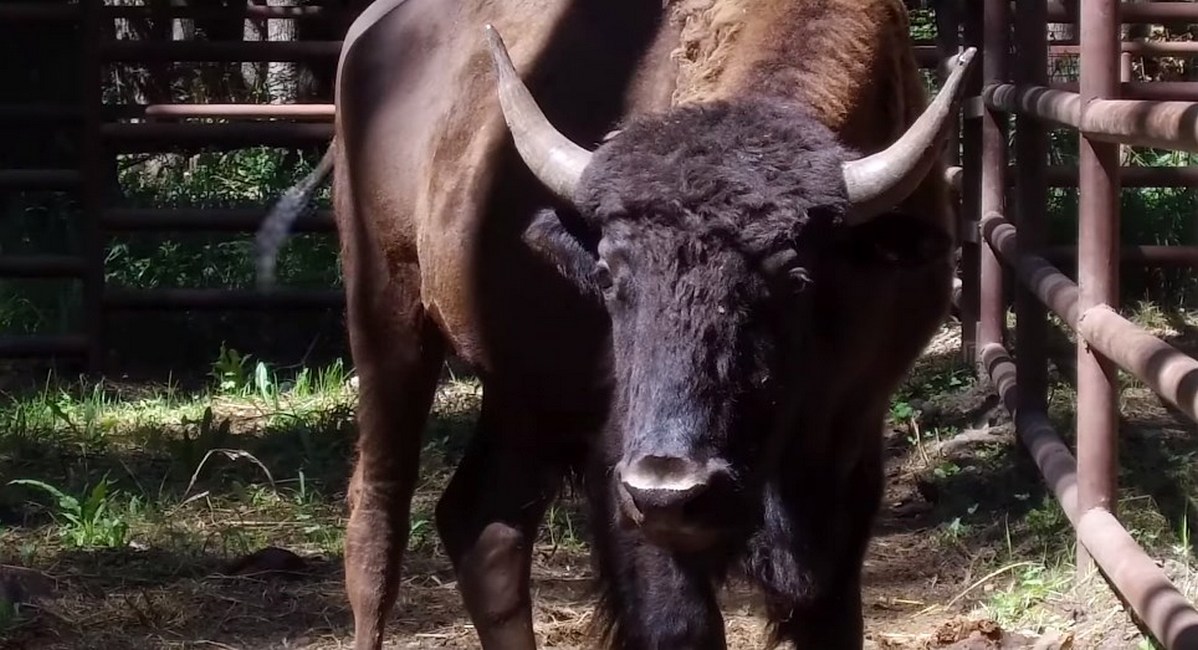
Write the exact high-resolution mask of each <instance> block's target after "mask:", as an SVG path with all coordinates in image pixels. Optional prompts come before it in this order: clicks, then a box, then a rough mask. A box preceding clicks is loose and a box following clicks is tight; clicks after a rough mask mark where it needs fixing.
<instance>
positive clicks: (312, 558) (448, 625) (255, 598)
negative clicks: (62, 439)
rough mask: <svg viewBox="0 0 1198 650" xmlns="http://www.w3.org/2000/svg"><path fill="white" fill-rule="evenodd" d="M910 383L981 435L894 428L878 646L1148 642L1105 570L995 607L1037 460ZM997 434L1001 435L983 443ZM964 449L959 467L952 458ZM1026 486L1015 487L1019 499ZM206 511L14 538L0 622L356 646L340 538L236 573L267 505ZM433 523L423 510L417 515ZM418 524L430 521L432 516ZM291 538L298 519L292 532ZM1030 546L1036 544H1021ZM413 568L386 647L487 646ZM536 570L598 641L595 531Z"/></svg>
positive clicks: (988, 415)
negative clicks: (1080, 584)
mask: <svg viewBox="0 0 1198 650" xmlns="http://www.w3.org/2000/svg"><path fill="white" fill-rule="evenodd" d="M957 340H958V339H957V331H956V328H955V327H946V328H945V330H944V332H942V334H941V335H940V336H939V337H938V338H937V340H936V341H934V342H933V344H932V346H931V347H930V348H929V350H928V352H927V354H926V355H925V360H924V361H921V364H923V365H924V366H928V365H929V364H931V365H936V364H940V365H941V366H944V365H946V364H947V365H950V366H951V364H952V361H951V358H952V357H953V354H954V350H955V347H956V345H957ZM917 374H918V373H917ZM916 383H918V382H916ZM929 385H930V384H929ZM937 391H940V389H937ZM934 393H935V394H934ZM908 399H909V401H910V402H911V403H914V404H916V406H918V408H920V409H921V410H922V412H923V413H924V415H923V417H922V419H921V420H920V423H921V426H923V427H924V428H928V429H931V428H932V427H933V426H937V422H939V423H940V424H944V423H946V422H950V421H951V422H952V423H954V426H953V428H951V430H952V431H953V432H954V434H953V435H956V436H957V437H958V441H960V440H973V441H975V444H963V445H956V446H952V445H951V444H950V445H945V444H944V441H938V442H936V443H934V444H933V443H931V442H929V443H927V444H913V443H912V429H911V427H904V426H896V427H894V428H893V429H892V430H891V431H889V432H888V433H887V434H886V440H887V449H888V454H887V455H888V460H887V479H888V485H887V491H886V498H885V502H884V510H883V512H882V514H881V517H880V518H879V520H878V522H877V526H876V532H875V536H874V538H873V541H872V544H871V547H870V551H869V554H868V558H867V560H866V567H865V597H864V603H865V605H864V610H865V618H866V630H867V635H866V648H869V649H875V650H881V649H888V650H916V649H925V648H957V649H965V648H968V649H969V650H984V649H985V650H991V649H998V648H1009V649H1014V648H1041V649H1045V650H1048V649H1052V648H1062V649H1063V648H1069V647H1078V648H1139V647H1145V648H1147V647H1151V646H1146V645H1137V644H1138V643H1140V641H1139V639H1140V636H1139V632H1138V631H1137V630H1136V628H1135V626H1134V625H1133V624H1132V622H1131V621H1130V617H1129V616H1128V615H1127V613H1126V612H1125V611H1124V610H1123V609H1122V608H1121V607H1120V606H1119V605H1118V603H1117V602H1116V601H1114V600H1113V599H1112V598H1111V597H1110V595H1109V594H1108V593H1107V592H1106V591H1105V589H1103V588H1092V589H1089V590H1085V591H1073V590H1065V589H1062V588H1056V587H1053V588H1052V594H1051V595H1050V596H1048V597H1042V598H1039V599H1037V600H1035V603H1034V606H1035V607H1037V608H1040V609H1045V608H1047V609H1048V610H1050V612H1051V613H1052V616H1049V617H1047V618H1045V617H1042V616H1041V617H1039V618H1036V619H1034V620H1032V619H1028V618H1027V617H1024V619H1026V620H1027V621H1028V622H1027V623H1026V625H1025V626H1023V627H1020V626H1019V625H1016V624H1012V623H1011V622H1010V621H1008V622H1007V623H1000V622H998V621H996V620H994V619H993V617H991V616H990V615H989V613H988V611H989V610H987V609H985V608H984V607H983V605H984V604H985V603H986V602H987V599H988V598H993V597H994V596H995V594H998V593H999V592H1001V591H1002V590H1004V589H1008V590H1009V589H1010V588H1011V586H1010V583H1011V579H1012V578H1011V576H1013V575H1015V574H1016V573H1017V570H1018V568H1019V567H1020V566H1021V565H1026V564H1030V563H1033V561H1036V560H1038V559H1039V560H1044V558H1037V557H1035V553H1036V551H1035V550H1034V548H1036V547H1033V546H1030V545H1029V544H1032V542H1033V541H1035V540H1033V539H1032V538H1033V537H1034V536H1035V534H1034V528H1033V527H1027V526H1025V527H1019V526H1021V525H1023V524H1019V525H1017V524H1016V523H1014V519H1015V517H1017V516H1021V517H1022V519H1024V520H1026V519H1028V517H1029V512H1031V513H1032V514H1034V511H1029V510H1028V509H1027V508H1024V510H1023V513H1022V514H1020V513H1019V512H1018V508H1019V503H1024V502H1029V503H1030V502H1034V501H1035V500H1036V499H1038V498H1042V497H1043V495H1044V494H1045V493H1044V491H1043V486H1042V485H1041V484H1039V482H1038V478H1037V477H1036V475H1035V473H1034V472H1035V470H1034V468H1033V469H1030V470H1029V465H1028V463H1027V462H1026V461H1018V458H1019V457H1020V456H1019V454H1020V453H1021V452H1020V450H1019V449H1018V448H1017V447H1016V446H1015V445H1014V444H1013V439H1012V438H1011V431H1010V422H1009V418H1007V417H1006V414H1005V413H1004V412H1003V411H1001V409H998V408H996V405H995V401H994V400H993V398H992V397H990V396H989V392H988V389H987V388H986V387H985V386H984V385H975V386H964V387H958V388H956V389H949V390H943V391H940V392H938V393H937V392H936V391H933V390H932V389H931V388H928V389H926V390H925V389H921V388H919V387H918V386H917V388H916V389H915V390H913V391H911V392H910V394H909V395H908ZM1065 399H1066V401H1067V399H1068V397H1067V396H1066V398H1065ZM1139 404H1140V407H1139V409H1140V410H1139V416H1138V417H1140V418H1141V420H1143V421H1149V420H1148V418H1150V417H1155V418H1157V419H1158V420H1160V418H1164V419H1165V420H1167V421H1169V422H1173V421H1174V420H1171V419H1169V418H1170V416H1169V415H1168V413H1167V412H1166V411H1165V410H1164V409H1162V408H1161V407H1160V406H1159V404H1156V405H1154V404H1153V403H1152V401H1151V400H1149V399H1144V400H1142V401H1141V402H1140V403H1139ZM929 414H931V415H929ZM900 419H901V418H900ZM913 421H914V420H913ZM1158 424H1159V422H1158ZM945 426H947V425H945ZM946 430H950V429H946ZM1188 431H1189V430H1187V432H1186V435H1189V433H1188ZM915 433H916V438H921V436H923V434H922V433H920V432H919V431H918V430H916V431H915ZM979 433H981V434H984V435H981V436H980V437H979V435H978V434H979ZM978 440H981V442H976V441H978ZM950 447H951V448H950ZM987 448H988V449H989V450H990V451H988V452H985V453H983V451H982V450H984V449H987ZM995 450H997V451H995ZM987 454H989V455H988V456H987ZM996 454H998V455H996ZM1002 454H1009V455H1008V456H1003V455H1002ZM1023 456H1026V454H1023ZM985 458H990V460H989V461H986V462H988V463H989V465H986V464H985V463H983V462H982V461H983V460H984V459H985ZM1010 459H1016V460H1010ZM946 463H947V464H946ZM1008 466H1009V467H1008ZM951 467H956V468H958V469H953V470H952V471H951V472H949V471H948V470H946V469H945V468H951ZM986 467H990V468H991V469H989V470H987V469H985V468H986ZM995 467H998V468H999V470H994V468H995ZM962 468H963V469H962ZM977 468H981V469H977ZM985 472H995V473H989V474H987V473H985ZM938 477H939V478H938ZM968 477H972V478H968ZM970 481H973V482H970ZM439 485H440V482H439V481H429V482H428V483H427V484H426V485H424V486H422V487H421V488H420V490H419V492H418V495H417V502H418V505H417V509H418V510H419V509H421V508H425V512H427V505H428V504H430V503H431V502H433V501H435V499H436V497H437V491H438V488H439ZM1012 494H1014V496H1015V498H1016V499H1017V500H1012V497H1011V495H1012ZM1029 495H1030V497H1029ZM961 498H964V499H965V500H964V501H962V500H961ZM420 504H424V505H423V506H421V505H420ZM962 504H964V505H962ZM0 505H2V504H0ZM193 505H194V504H193ZM565 505H566V507H568V506H569V504H565ZM180 507H182V506H180ZM327 507H328V510H327V514H326V515H318V516H326V517H327V522H326V523H328V524H329V525H330V526H333V527H335V526H340V525H343V523H344V520H343V518H341V517H342V515H343V513H342V512H340V511H339V509H340V503H332V504H330V505H328V506H327ZM1045 512H1047V511H1045ZM221 513H226V514H221ZM168 514H169V513H168ZM206 516H207V517H208V519H206V520H201V521H199V522H198V523H196V524H194V525H193V526H191V527H190V528H189V529H188V534H189V535H193V536H195V535H197V534H198V535H200V536H201V537H203V535H204V530H206V529H207V530H209V531H210V533H211V534H210V537H208V538H205V542H204V543H202V544H200V545H198V546H196V545H191V546H187V547H186V549H187V550H180V549H176V548H173V547H171V546H170V545H169V544H167V543H162V544H149V545H146V544H131V545H130V546H129V547H127V548H115V549H107V550H87V551H83V550H72V549H61V550H58V551H56V552H54V553H37V552H30V553H27V555H29V557H30V559H29V561H28V562H26V563H25V566H27V567H31V568H32V569H33V571H30V570H24V571H22V570H20V569H16V568H11V566H12V565H16V564H18V562H17V561H16V560H17V559H18V558H19V556H20V555H21V554H20V553H18V552H16V547H15V546H12V547H10V548H9V549H7V550H5V549H0V552H2V554H0V563H3V564H8V565H10V569H9V570H8V571H7V572H4V571H0V600H3V596H4V595H5V594H4V591H3V590H5V589H7V590H8V592H9V594H8V595H9V596H10V597H13V596H14V595H15V596H17V597H18V598H16V599H17V600H18V601H22V602H25V603H26V604H25V607H24V609H23V612H24V615H23V618H22V620H21V622H20V623H19V624H18V625H16V626H14V627H13V628H12V629H11V630H10V632H9V633H8V634H7V635H0V648H2V649H3V650H18V649H20V650H24V649H30V650H33V649H46V650H57V649H63V650H65V649H70V650H81V649H83V648H103V649H106V650H110V649H116V648H238V649H244V650H273V649H276V648H278V649H282V648H306V649H310V650H327V649H332V648H349V647H350V643H351V638H350V636H351V632H352V619H351V616H350V612H349V608H348V603H347V602H346V600H345V597H344V591H343V585H342V576H343V574H342V570H341V558H340V556H339V555H338V553H337V552H336V550H335V549H334V550H333V551H331V552H329V551H324V552H322V551H319V550H317V551H313V550H312V549H311V548H304V547H303V546H302V545H298V544H296V545H291V546H290V547H289V548H291V549H292V550H295V551H296V552H297V553H298V557H292V556H288V557H289V558H290V559H291V560H293V561H294V564H292V565H288V566H286V567H285V569H286V570H285V571H282V572H274V573H265V574H250V575H228V574H229V573H238V572H237V571H233V570H231V569H230V565H229V562H230V559H231V558H235V557H238V556H239V555H244V554H239V553H236V552H234V551H232V550H230V548H228V547H227V541H222V540H223V539H225V538H223V537H222V536H221V535H219V534H217V531H218V530H227V529H228V528H229V527H230V526H233V527H237V528H239V529H243V530H244V529H253V528H254V527H255V526H258V525H263V526H265V525H266V522H255V521H248V520H237V521H235V522H231V521H230V520H229V518H230V517H231V515H229V514H227V511H224V510H221V509H220V508H218V507H216V506H213V507H211V508H210V509H209V511H208V514H207V515H206ZM1036 516H1042V517H1043V516H1048V515H1036ZM304 517H310V516H309V515H305V516H304ZM304 517H299V516H296V517H293V518H292V519H291V520H288V521H284V522H277V521H276V522H273V523H271V525H272V526H273V528H271V530H278V529H280V527H281V526H284V525H288V526H301V525H304V522H306V521H310V519H305V518H304ZM0 521H2V518H0ZM427 524H428V522H427V521H426V520H425V521H423V522H421V523H420V524H419V526H426V525H427ZM1052 525H1053V526H1057V527H1056V528H1053V527H1051V526H1049V528H1048V530H1051V531H1056V532H1053V533H1050V536H1051V535H1056V536H1057V537H1058V538H1059V539H1058V541H1061V540H1063V543H1064V544H1065V545H1066V546H1067V545H1068V539H1067V538H1066V537H1064V536H1063V535H1064V534H1066V530H1067V529H1062V528H1060V527H1059V523H1057V524H1052ZM419 526H418V527H419ZM206 527H207V528H206ZM559 528H560V526H559ZM197 530H198V531H199V532H198V533H197ZM952 531H980V532H974V533H970V532H960V533H954V534H955V535H956V536H955V537H954V534H949V533H952ZM0 532H2V530H0ZM559 532H560V531H559ZM38 534H41V533H38ZM422 534H424V535H426V536H429V535H430V533H429V532H428V530H427V529H426V530H424V531H423V532H422ZM23 535H24V536H23ZM550 536H551V537H552V535H550ZM434 537H435V536H434ZM5 539H6V538H4V537H0V541H3V540H5ZM7 539H9V540H15V541H14V542H13V544H21V545H22V548H23V549H26V550H28V549H27V548H26V547H28V546H29V545H32V546H33V547H36V546H37V544H38V543H39V541H38V540H39V539H42V540H44V539H45V538H44V537H41V538H38V537H36V536H35V535H34V533H23V532H20V531H18V532H17V533H16V534H15V535H14V536H10V537H9V538H7ZM208 539H210V540H211V541H210V542H209V541H207V540H208ZM255 539H258V538H255ZM262 539H266V540H267V541H268V542H269V540H270V539H271V538H269V537H264V538H262ZM278 539H281V540H286V539H289V537H288V536H287V535H286V534H282V533H280V534H279V536H278ZM222 543H223V544H226V546H224V547H222ZM270 543H271V544H273V543H275V542H270ZM1037 543H1039V542H1037ZM278 545H280V546H286V544H284V543H278ZM0 546H3V544H0ZM181 548H182V547H181ZM1044 552H1045V553H1047V551H1044ZM1025 558H1026V559H1027V560H1028V561H1026V562H1024V561H1020V560H1022V559H1025ZM1044 561H1046V560H1044ZM6 575H7V577H5V576H6ZM404 575H405V577H404V583H403V590H402V594H401V601H400V604H399V606H398V607H397V608H396V610H395V611H394V612H393V614H392V616H391V619H390V621H389V624H388V632H389V635H390V638H389V646H388V647H393V648H476V647H478V643H477V640H476V637H475V634H474V631H473V629H472V627H471V625H470V623H469V621H468V619H467V618H466V615H465V612H464V610H463V608H462V606H461V604H460V600H459V596H458V593H457V591H456V588H455V585H454V578H453V575H452V571H451V570H450V567H449V563H448V561H447V559H446V558H445V556H444V554H442V553H441V552H440V550H439V547H438V546H437V544H436V543H435V541H434V542H432V543H429V544H424V545H420V546H419V547H417V548H414V549H413V550H412V551H411V552H410V553H409V556H408V560H407V562H406V568H405V574H404ZM533 576H534V586H533V588H534V602H535V613H536V631H537V634H538V637H539V643H540V646H541V647H542V648H546V649H554V648H556V649H561V650H566V649H576V648H579V649H580V648H590V647H594V646H593V644H592V642H591V641H590V639H591V638H592V637H591V636H590V629H589V626H590V623H591V614H592V602H593V600H592V594H591V593H590V591H589V587H590V583H589V577H590V568H589V560H588V557H587V553H586V547H585V543H582V542H578V541H576V540H575V539H574V538H573V537H572V538H571V539H570V540H567V541H564V542H562V541H559V542H557V543H555V542H554V541H553V540H551V539H547V540H546V541H545V542H544V543H542V544H540V545H538V547H537V548H536V559H535V564H534V569H533ZM1016 595H1018V594H1016ZM722 601H723V609H724V613H725V620H726V628H727V634H728V639H729V647H730V648H733V649H748V648H761V647H764V636H763V634H762V628H763V625H762V624H763V619H762V617H761V615H760V612H761V608H760V604H759V601H758V599H757V597H756V595H755V594H754V593H753V592H752V590H750V589H748V588H747V587H746V586H745V585H744V584H741V583H739V582H738V581H735V580H734V581H733V582H732V584H730V585H729V588H728V589H727V590H726V591H725V592H724V594H723V597H722ZM1008 601H1009V599H1008ZM1013 607H1014V609H1015V610H1016V613H1017V614H1018V613H1022V612H1021V611H1020V608H1023V609H1027V610H1030V609H1032V607H1033V602H1032V600H1031V599H1029V600H1028V601H1027V603H1026V604H1020V603H1016V604H1015V605H1014V606H1013ZM1016 618H1018V617H1016Z"/></svg>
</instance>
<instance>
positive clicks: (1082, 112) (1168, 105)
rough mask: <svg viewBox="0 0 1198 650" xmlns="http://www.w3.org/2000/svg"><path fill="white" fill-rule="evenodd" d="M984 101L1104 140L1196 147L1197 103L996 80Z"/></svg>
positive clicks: (1184, 148) (1192, 149)
mask: <svg viewBox="0 0 1198 650" xmlns="http://www.w3.org/2000/svg"><path fill="white" fill-rule="evenodd" d="M982 101H983V102H984V103H985V104H986V106H988V107H990V108H992V109H995V110H1001V111H1007V112H1014V113H1021V114H1024V115H1030V116H1033V117H1037V118H1039V119H1042V120H1047V121H1049V122H1053V123H1055V124H1059V125H1061V126H1069V127H1073V128H1075V129H1078V130H1079V131H1080V132H1081V133H1083V134H1085V135H1086V136H1087V137H1089V138H1091V139H1093V140H1098V141H1102V142H1116V143H1119V144H1125V145H1132V146H1140V147H1158V148H1162V149H1170V150H1175V151H1190V152H1198V103H1196V102H1180V101H1176V102H1174V101H1170V102H1162V101H1150V100H1141V99H1103V100H1097V101H1093V102H1090V103H1089V104H1087V105H1086V106H1085V107H1083V106H1082V104H1081V96H1080V95H1078V94H1077V93H1071V92H1066V91H1063V90H1053V89H1051V88H1048V87H1045V86H1017V85H1014V84H997V85H993V86H988V87H987V88H985V89H984V90H983V91H982Z"/></svg>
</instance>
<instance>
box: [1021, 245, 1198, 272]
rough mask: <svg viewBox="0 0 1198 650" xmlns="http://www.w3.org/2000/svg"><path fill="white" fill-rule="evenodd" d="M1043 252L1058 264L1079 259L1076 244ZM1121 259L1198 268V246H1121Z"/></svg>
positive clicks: (1141, 263) (1148, 263)
mask: <svg viewBox="0 0 1198 650" xmlns="http://www.w3.org/2000/svg"><path fill="white" fill-rule="evenodd" d="M1041 254H1042V255H1043V256H1044V259H1046V260H1048V261H1050V262H1052V263H1053V264H1056V265H1060V264H1062V263H1069V264H1073V263H1075V262H1076V261H1077V247H1076V246H1064V245H1062V246H1048V247H1046V248H1044V249H1043V250H1042V251H1041ZM1119 261H1120V263H1121V264H1135V265H1138V266H1154V267H1181V268H1198V246H1134V245H1133V246H1120V247H1119Z"/></svg>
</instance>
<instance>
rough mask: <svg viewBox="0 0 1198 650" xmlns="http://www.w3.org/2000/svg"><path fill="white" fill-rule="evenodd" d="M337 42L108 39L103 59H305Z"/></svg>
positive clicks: (334, 49) (327, 52) (328, 52)
mask: <svg viewBox="0 0 1198 650" xmlns="http://www.w3.org/2000/svg"><path fill="white" fill-rule="evenodd" d="M340 52H341V41H290V42H284V41H110V42H108V43H105V44H104V46H103V47H102V48H101V49H100V55H101V56H102V57H103V58H104V60H106V61H120V62H134V63H155V62H187V63H200V62H208V63H250V62H306V61H313V60H321V59H335V58H336V57H337V55H338V54H339V53H340Z"/></svg>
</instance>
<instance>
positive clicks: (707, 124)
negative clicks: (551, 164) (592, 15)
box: [576, 100, 847, 255]
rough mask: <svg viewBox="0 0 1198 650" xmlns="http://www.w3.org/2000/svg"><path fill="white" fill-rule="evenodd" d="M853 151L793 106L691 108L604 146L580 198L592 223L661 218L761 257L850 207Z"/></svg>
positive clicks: (626, 130) (637, 125)
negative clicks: (844, 167)
mask: <svg viewBox="0 0 1198 650" xmlns="http://www.w3.org/2000/svg"><path fill="white" fill-rule="evenodd" d="M845 155H846V153H845V152H844V151H843V150H842V149H841V147H840V145H839V144H838V143H837V141H836V138H835V136H834V135H833V134H832V132H831V131H829V130H828V129H827V128H826V127H824V126H823V125H822V124H820V123H819V122H817V121H815V120H814V119H812V118H811V117H809V116H808V115H806V114H805V113H803V112H801V111H800V110H799V109H798V108H796V107H795V106H794V105H791V104H786V103H783V102H780V101H771V100H753V101H747V102H737V103H726V102H720V103H713V104H706V105H695V106H684V107H681V108H678V109H676V110H674V111H672V112H671V113H669V114H667V115H665V116H660V117H658V116H653V117H647V118H642V119H639V120H635V121H633V122H631V123H630V124H628V125H626V126H624V127H623V131H622V133H620V135H619V136H618V137H616V138H614V139H613V140H611V141H610V142H608V143H606V144H605V145H604V146H602V147H600V148H599V150H598V151H596V152H595V156H594V160H593V162H592V164H591V165H590V167H589V168H588V169H587V173H586V174H585V175H584V176H583V178H582V182H581V183H580V186H579V190H578V193H577V197H576V203H577V205H578V207H579V209H580V211H581V212H582V213H583V214H584V215H585V218H586V220H587V222H588V223H589V224H590V225H591V226H592V227H594V228H598V229H603V228H604V227H605V226H607V225H608V224H609V223H611V222H612V221H615V220H627V221H630V222H635V223H636V224H638V225H640V226H644V227H648V226H649V225H658V226H662V227H664V228H668V229H670V230H674V231H685V232H687V233H689V234H691V235H692V236H693V237H695V238H696V239H700V240H703V239H709V238H712V237H715V238H718V239H720V240H724V241H727V242H729V243H732V242H734V243H735V245H736V246H738V247H739V248H740V249H741V250H742V251H743V252H745V253H748V254H750V255H753V254H757V255H760V254H764V253H767V252H770V251H773V250H775V249H777V248H779V247H782V246H788V245H790V244H792V243H793V241H794V239H795V238H796V237H797V236H798V234H799V230H800V229H801V228H802V227H803V225H804V224H805V223H806V222H807V221H808V220H809V218H822V219H830V220H838V219H839V217H840V216H841V215H843V213H844V210H845V209H846V207H847V205H846V200H845V195H844V181H843V178H842V176H841V170H840V165H841V163H842V162H843V161H844V160H845ZM815 213H818V214H815Z"/></svg>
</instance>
